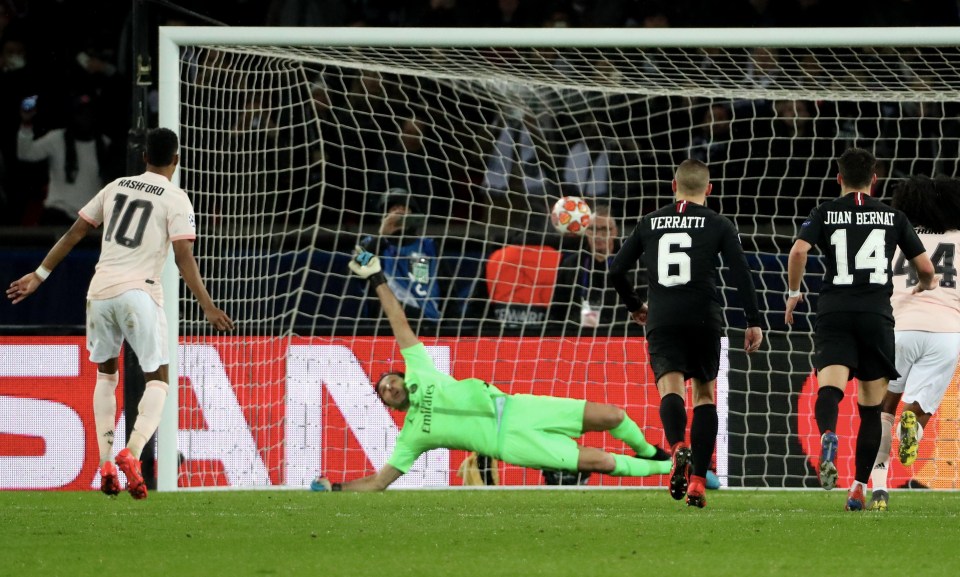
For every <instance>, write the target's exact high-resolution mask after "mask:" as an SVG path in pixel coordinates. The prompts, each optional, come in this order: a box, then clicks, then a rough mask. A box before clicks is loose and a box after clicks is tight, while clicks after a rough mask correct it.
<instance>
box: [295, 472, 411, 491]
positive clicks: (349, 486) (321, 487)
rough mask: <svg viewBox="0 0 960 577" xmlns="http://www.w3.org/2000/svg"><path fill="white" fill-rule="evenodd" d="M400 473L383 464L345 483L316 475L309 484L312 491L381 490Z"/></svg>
mask: <svg viewBox="0 0 960 577" xmlns="http://www.w3.org/2000/svg"><path fill="white" fill-rule="evenodd" d="M401 475H403V473H401V472H400V471H399V470H398V469H395V468H394V467H391V466H390V465H384V466H383V468H382V469H380V470H379V471H377V472H376V473H374V474H373V475H369V476H367V477H363V478H362V479H355V480H353V481H347V482H345V483H331V482H330V480H329V479H327V478H326V477H317V478H316V480H314V481H313V483H312V484H311V485H310V488H311V489H313V490H314V491H357V492H370V491H383V490H385V489H386V488H387V487H389V486H390V485H391V484H392V483H393V482H394V481H396V480H397V479H399V478H400V476H401Z"/></svg>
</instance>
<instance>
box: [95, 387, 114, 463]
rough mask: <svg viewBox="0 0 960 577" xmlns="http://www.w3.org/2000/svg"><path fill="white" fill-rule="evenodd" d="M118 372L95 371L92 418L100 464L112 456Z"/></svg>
mask: <svg viewBox="0 0 960 577" xmlns="http://www.w3.org/2000/svg"><path fill="white" fill-rule="evenodd" d="M118 382H120V373H113V374H112V375H110V374H107V373H101V372H100V371H97V385H96V386H95V387H94V388H93V420H94V424H95V425H96V428H97V448H98V449H99V450H100V464H101V465H103V464H104V463H106V462H107V461H109V460H110V459H112V458H113V431H114V429H116V427H117V383H118Z"/></svg>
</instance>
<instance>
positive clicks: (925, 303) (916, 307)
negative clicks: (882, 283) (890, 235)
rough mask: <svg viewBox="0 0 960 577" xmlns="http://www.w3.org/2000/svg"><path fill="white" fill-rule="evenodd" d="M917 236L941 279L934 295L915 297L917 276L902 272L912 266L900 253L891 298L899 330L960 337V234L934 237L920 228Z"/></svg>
mask: <svg viewBox="0 0 960 577" xmlns="http://www.w3.org/2000/svg"><path fill="white" fill-rule="evenodd" d="M917 234H918V235H919V236H920V240H921V241H922V242H923V246H924V248H925V249H926V253H927V255H928V256H929V257H930V260H932V261H933V266H934V267H935V268H936V271H937V274H938V275H940V286H938V287H937V288H936V289H935V290H932V291H924V292H922V293H920V294H916V295H915V294H912V293H913V287H914V286H915V285H916V276H915V275H912V274H904V273H903V272H901V271H906V270H907V269H906V266H907V265H909V263H902V262H901V259H902V258H903V253H902V252H901V251H900V250H899V249H897V254H896V255H894V260H893V262H894V263H895V270H894V271H893V272H894V276H893V295H892V296H891V298H890V303H891V304H892V305H893V318H894V319H895V320H896V330H898V331H926V332H930V333H960V287H958V285H957V283H958V282H960V279H958V278H957V269H956V267H957V266H958V265H960V263H958V262H957V261H956V260H955V259H956V258H957V257H960V231H957V230H948V231H947V232H945V233H943V234H934V233H931V232H929V231H925V230H924V229H922V228H917ZM901 267H903V268H901ZM911 279H912V280H911Z"/></svg>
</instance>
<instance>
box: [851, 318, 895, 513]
mask: <svg viewBox="0 0 960 577" xmlns="http://www.w3.org/2000/svg"><path fill="white" fill-rule="evenodd" d="M854 329H855V331H856V336H857V343H858V344H857V347H858V349H857V355H858V357H859V361H860V366H859V367H858V369H857V412H858V413H859V414H860V426H859V428H858V429H857V441H856V449H855V454H854V463H855V472H854V482H853V484H852V485H851V487H850V491H849V493H848V495H847V507H846V508H847V510H848V511H859V510H862V509H864V508H865V502H864V501H865V499H864V494H865V492H866V487H867V482H869V480H870V473H871V471H872V470H873V465H874V463H875V462H876V460H877V453H878V452H879V451H880V445H881V439H882V436H883V420H882V419H881V413H882V403H883V401H884V398H885V397H886V394H887V384H888V383H889V382H890V379H896V378H899V377H900V373H898V372H897V367H896V341H895V338H894V330H893V319H891V318H889V317H886V316H884V315H880V314H860V315H858V316H857V317H856V318H855V319H854Z"/></svg>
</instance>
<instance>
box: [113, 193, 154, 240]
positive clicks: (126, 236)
mask: <svg viewBox="0 0 960 577" xmlns="http://www.w3.org/2000/svg"><path fill="white" fill-rule="evenodd" d="M127 200H128V197H127V195H125V194H118V195H117V200H116V202H115V203H114V205H113V213H112V214H111V215H110V224H109V225H107V230H106V232H104V233H103V235H104V240H106V241H107V242H109V241H111V240H112V241H114V242H116V243H117V244H119V245H120V246H125V247H127V248H137V247H138V246H140V243H142V242H143V233H144V231H146V229H147V222H149V221H150V213H152V212H153V203H151V202H150V201H149V200H146V199H143V198H138V199H135V200H131V201H130V202H129V203H128V202H127ZM134 221H136V224H134ZM131 229H132V231H133V232H132V234H131Z"/></svg>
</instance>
